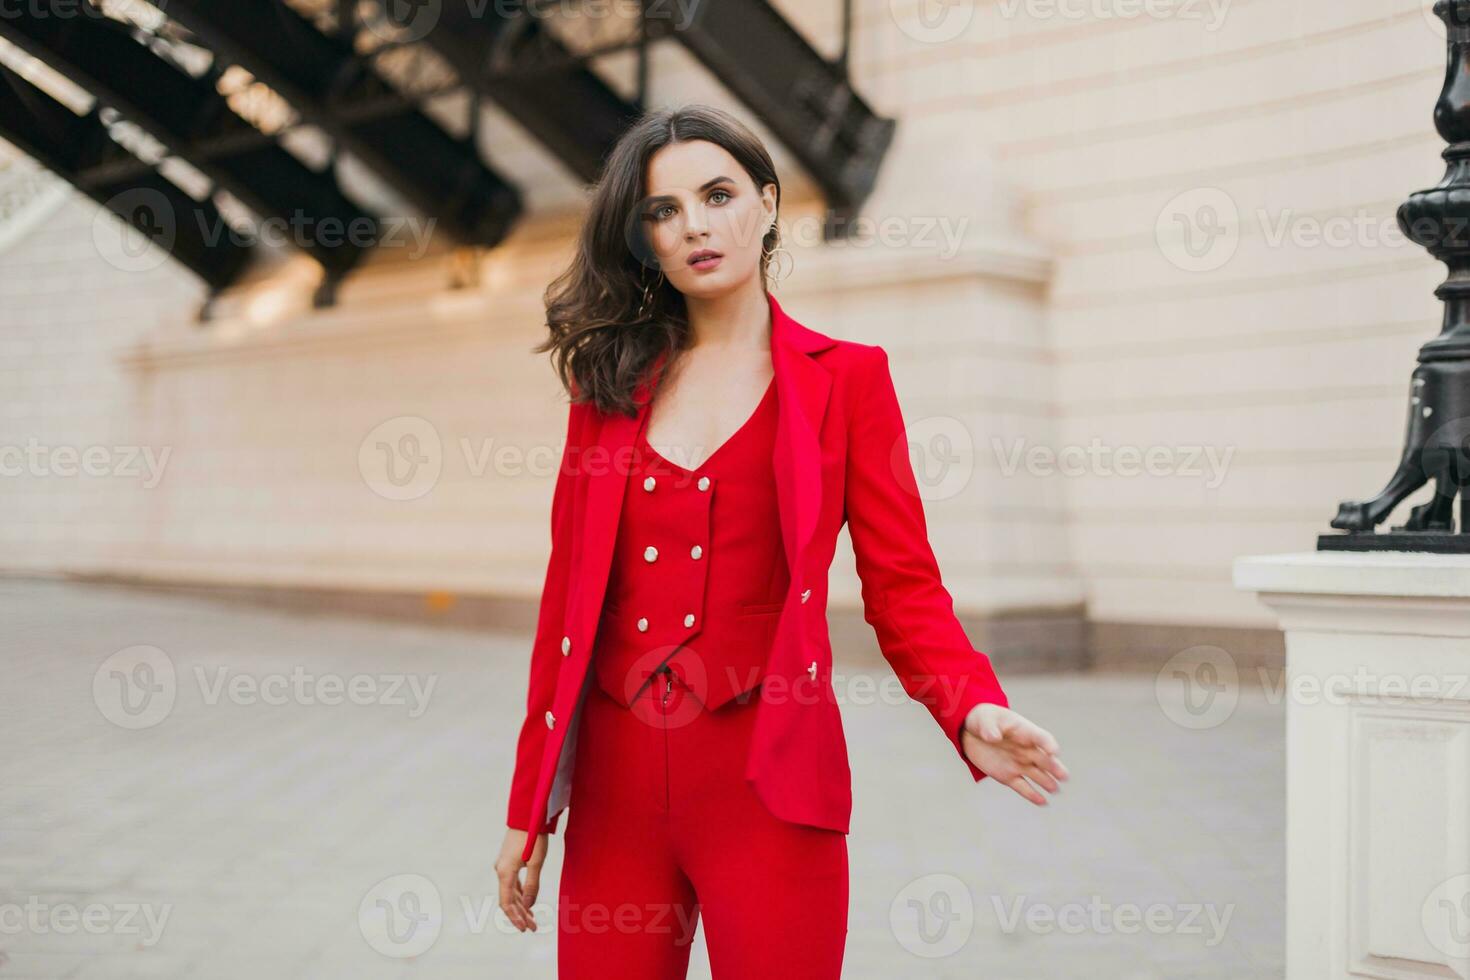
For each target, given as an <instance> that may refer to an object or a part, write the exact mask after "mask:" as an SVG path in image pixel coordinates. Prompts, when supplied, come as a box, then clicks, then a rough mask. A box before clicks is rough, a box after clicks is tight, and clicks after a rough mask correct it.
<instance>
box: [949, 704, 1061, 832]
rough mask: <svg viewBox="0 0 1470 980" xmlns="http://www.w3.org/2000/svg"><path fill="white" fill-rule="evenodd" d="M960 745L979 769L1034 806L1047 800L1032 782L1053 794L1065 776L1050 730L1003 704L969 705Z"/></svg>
mask: <svg viewBox="0 0 1470 980" xmlns="http://www.w3.org/2000/svg"><path fill="white" fill-rule="evenodd" d="M960 746H961V748H963V749H964V750H965V757H966V758H968V759H969V760H970V761H971V762H973V763H974V764H975V766H976V768H978V769H979V770H980V771H981V772H983V773H985V774H986V775H987V776H989V777H990V778H992V779H994V780H997V781H998V782H1001V783H1004V784H1005V785H1007V786H1009V787H1010V788H1011V789H1013V790H1015V791H1016V792H1017V793H1019V794H1021V795H1022V796H1024V797H1025V798H1026V799H1028V800H1030V801H1031V802H1032V803H1035V804H1036V805H1037V806H1045V805H1046V802H1047V801H1046V797H1044V796H1042V795H1041V792H1040V791H1039V790H1037V788H1036V786H1033V785H1031V784H1032V783H1036V784H1037V785H1038V786H1041V787H1042V788H1044V789H1045V790H1046V791H1047V792H1049V793H1055V792H1057V791H1058V789H1059V788H1060V787H1059V786H1058V785H1057V780H1059V779H1066V778H1067V777H1068V772H1067V767H1066V766H1064V765H1062V760H1061V759H1058V758H1057V751H1058V747H1057V740H1056V739H1055V738H1053V737H1052V734H1051V732H1049V731H1047V730H1046V729H1045V728H1042V727H1041V726H1040V725H1038V724H1036V723H1035V722H1032V721H1028V720H1026V719H1025V718H1024V717H1022V716H1021V715H1019V714H1017V713H1016V712H1014V711H1012V710H1011V709H1010V708H1007V707H1004V706H1003V705H999V704H992V703H990V702H985V703H982V704H977V705H975V707H973V708H971V709H970V713H969V714H968V715H966V716H965V727H964V729H963V730H962V731H961V732H960Z"/></svg>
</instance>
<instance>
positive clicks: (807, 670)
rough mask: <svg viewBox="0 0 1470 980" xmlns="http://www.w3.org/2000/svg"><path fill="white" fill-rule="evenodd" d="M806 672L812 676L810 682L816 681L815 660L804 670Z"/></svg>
mask: <svg viewBox="0 0 1470 980" xmlns="http://www.w3.org/2000/svg"><path fill="white" fill-rule="evenodd" d="M806 672H807V673H808V674H811V675H812V680H816V679H817V662H816V661H815V660H813V661H812V664H811V666H810V667H808V668H807V669H806Z"/></svg>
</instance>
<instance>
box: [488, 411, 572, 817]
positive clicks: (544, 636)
mask: <svg viewBox="0 0 1470 980" xmlns="http://www.w3.org/2000/svg"><path fill="white" fill-rule="evenodd" d="M583 413H584V408H583V406H581V405H579V404H576V403H573V404H571V405H569V406H568V409H567V434H566V445H565V446H564V448H563V449H562V456H561V462H560V464H559V465H558V466H557V474H556V486H555V489H553V491H552V495H551V557H550V559H549V560H548V561H547V563H546V576H545V579H544V581H543V583H542V586H541V607H540V612H539V613H538V615H537V618H536V637H535V639H534V640H533V641H532V642H531V667H530V679H529V681H528V683H527V685H526V686H527V691H526V717H525V718H524V719H523V720H522V722H521V733H520V738H519V739H518V740H517V742H516V761H515V773H514V775H513V776H512V777H511V789H510V799H509V803H508V806H507V808H506V820H505V822H506V826H508V827H512V828H514V829H516V830H524V831H526V832H527V833H529V832H530V827H529V824H528V821H529V819H530V814H531V806H532V802H533V797H534V796H535V793H536V779H537V776H538V775H539V771H538V770H539V768H540V765H541V756H542V750H543V749H544V748H545V746H546V737H547V735H548V733H549V729H547V727H546V706H547V705H548V704H550V703H551V701H552V698H553V695H554V694H555V691H556V679H557V675H558V673H559V672H560V670H561V665H560V663H558V661H559V660H560V659H561V656H562V654H561V638H562V623H563V621H564V613H565V609H566V598H567V580H568V578H569V576H570V574H571V571H570V565H571V535H572V482H573V474H574V473H575V471H576V467H577V465H578V460H579V456H580V445H581V443H580V437H581V433H580V420H581V418H582V416H583ZM560 819H561V814H559V813H556V814H552V816H551V818H550V819H549V820H548V821H547V822H546V823H545V824H544V825H543V826H542V827H541V829H540V831H539V832H540V833H547V834H550V833H555V832H556V825H557V822H558V821H559V820H560Z"/></svg>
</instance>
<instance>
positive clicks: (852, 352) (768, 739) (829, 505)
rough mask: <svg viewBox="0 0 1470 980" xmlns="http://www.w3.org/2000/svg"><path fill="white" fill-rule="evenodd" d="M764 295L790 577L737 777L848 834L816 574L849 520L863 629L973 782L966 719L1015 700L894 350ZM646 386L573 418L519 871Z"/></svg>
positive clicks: (772, 804)
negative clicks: (978, 629) (945, 536)
mask: <svg viewBox="0 0 1470 980" xmlns="http://www.w3.org/2000/svg"><path fill="white" fill-rule="evenodd" d="M767 298H768V300H769V302H770V310H771V362H772V369H773V372H774V374H775V379H776V395H777V402H778V410H777V412H778V417H777V426H776V446H775V464H776V493H777V499H778V503H779V509H780V515H781V528H780V533H781V537H782V543H783V546H784V549H785V552H786V558H787V567H788V568H790V569H793V570H795V571H794V572H793V574H792V575H791V581H790V587H789V588H788V590H787V593H786V598H785V606H784V608H783V610H782V612H781V615H780V617H779V619H778V620H777V626H776V633H775V638H774V639H773V641H772V644H771V650H770V654H769V658H768V661H767V665H766V674H765V678H766V680H765V683H764V685H763V686H762V689H761V693H760V694H759V695H758V698H757V700H758V705H757V708H756V711H757V717H756V722H755V728H754V731H753V735H752V740H751V745H750V753H749V756H748V758H747V761H746V765H745V777H746V779H748V780H749V781H750V782H751V784H752V786H753V788H754V790H755V792H756V794H757V795H758V796H759V797H760V799H761V800H762V801H763V802H764V803H765V804H766V806H767V807H768V808H769V809H770V811H771V812H772V813H773V814H774V815H776V816H778V817H781V818H783V819H785V820H790V821H793V822H795V823H802V824H810V825H813V826H817V827H824V828H828V829H832V830H840V831H842V832H843V833H846V832H847V831H848V818H849V816H850V814H851V812H852V782H851V770H850V769H849V767H848V761H847V743H846V739H845V737H844V735H843V730H842V718H841V715H840V714H839V711H838V707H837V702H836V696H835V693H834V691H833V688H832V683H831V675H832V647H831V642H830V640H829V638H828V632H827V570H828V568H829V567H830V566H831V564H832V558H833V554H834V552H835V550H836V543H837V533H838V531H839V530H841V528H842V525H843V523H844V522H845V523H846V524H847V526H848V530H849V535H850V537H851V539H852V546H853V552H854V554H855V556H856V559H857V572H858V576H859V578H860V579H861V586H862V588H861V591H862V601H863V617H864V619H866V621H867V622H868V624H869V625H871V626H872V627H873V630H874V632H875V633H876V634H877V639H878V646H879V648H880V649H881V650H882V653H883V656H884V657H885V658H886V659H887V661H888V663H889V665H890V666H892V668H893V670H894V672H895V673H896V674H897V675H898V677H899V680H900V683H902V685H903V688H904V690H905V691H906V692H907V693H908V695H909V697H911V698H913V699H914V700H916V701H918V702H919V703H921V704H923V705H924V706H925V707H926V708H927V709H928V710H929V713H930V714H931V715H932V716H933V717H934V720H935V721H936V722H938V723H939V726H940V728H941V729H942V730H943V732H944V734H945V737H946V738H948V739H949V741H950V743H951V744H952V745H953V746H954V748H955V751H956V752H958V753H959V755H960V759H961V760H962V761H963V762H964V764H965V765H966V766H967V767H968V768H969V771H970V775H971V776H972V778H974V779H975V780H976V781H977V782H978V781H979V780H980V779H983V778H984V776H985V774H984V773H983V772H981V771H980V769H978V768H976V767H975V766H974V765H973V764H972V763H971V762H970V761H969V759H967V758H966V757H965V755H964V751H963V749H962V748H961V744H960V729H961V726H962V725H963V722H964V718H965V716H966V715H967V714H968V713H969V711H970V709H971V708H973V707H974V706H975V705H976V704H979V703H981V702H987V701H988V702H994V703H996V704H1001V705H1008V704H1009V702H1008V701H1007V699H1006V695H1005V692H1004V691H1003V690H1002V689H1001V686H1000V682H999V681H998V680H997V679H996V676H995V672H994V671H993V670H992V669H991V665H990V660H989V658H988V657H987V656H986V655H985V654H983V653H981V652H980V651H978V650H976V649H975V648H974V647H973V646H972V645H971V643H970V641H969V639H968V638H967V637H966V635H965V631H964V629H963V628H962V627H961V626H960V623H959V620H958V619H957V618H956V617H955V614H954V602H953V599H952V598H951V596H950V594H949V592H948V590H947V589H946V588H945V587H944V585H943V583H942V582H941V581H940V576H939V568H938V565H937V563H936V562H935V560H934V552H933V550H932V548H931V547H930V545H929V539H928V533H927V528H926V525H925V520H924V510H923V503H922V501H921V499H920V497H919V493H918V488H917V485H916V482H915V479H914V472H913V467H912V464H911V463H910V460H909V452H908V448H909V447H908V442H907V439H906V437H905V433H904V421H903V416H902V414H901V412H900V410H899V404H898V397H897V394H896V393H895V390H894V386H893V379H892V377H891V376H890V374H889V370H888V355H887V353H886V352H885V351H884V350H883V348H882V347H879V346H876V345H872V344H861V343H857V342H855V341H848V340H836V339H834V338H832V337H828V336H826V335H824V334H821V333H818V332H817V331H815V330H812V329H810V328H808V327H805V326H802V325H801V324H800V323H798V322H796V321H795V320H793V319H792V318H791V317H790V316H788V315H787V314H786V313H785V312H784V311H783V310H782V309H781V306H780V304H779V303H777V302H776V299H775V297H774V296H771V295H770V294H769V293H767ZM650 377H651V375H650ZM647 387H648V386H647V382H646V381H645V383H644V384H643V385H642V386H640V387H639V389H638V392H637V396H636V399H635V400H636V401H637V402H638V403H639V408H638V412H637V414H636V415H634V416H632V417H628V416H623V415H616V414H604V413H602V412H600V411H598V410H597V409H595V408H593V407H592V406H590V405H586V404H578V403H573V404H572V405H571V406H570V410H569V411H568V415H567V436H566V449H565V451H564V453H563V455H562V461H561V466H560V469H559V471H558V474H557V479H556V488H555V490H554V492H553V495H552V504H551V558H550V561H549V562H548V563H547V568H546V578H545V583H544V585H543V586H542V591H541V607H540V613H539V616H538V618H537V625H536V636H535V639H534V641H533V642H532V646H531V658H530V659H531V664H530V679H529V684H528V694H527V699H526V717H525V719H524V721H523V722H522V724H521V729H520V737H519V741H518V743H517V746H516V761H515V772H514V774H513V776H512V779H511V791H510V799H509V805H508V808H507V809H508V812H507V818H506V822H507V824H508V825H509V826H510V827H513V828H518V829H521V830H525V831H527V832H528V836H527V839H526V849H525V852H524V854H523V855H522V857H523V859H529V858H530V856H531V851H532V848H533V847H534V846H535V842H536V837H537V835H536V834H535V833H530V830H531V828H533V827H534V828H538V830H539V831H542V832H548V833H549V832H554V831H555V829H556V824H557V821H558V819H559V817H560V813H556V814H551V815H548V814H547V813H546V809H547V803H548V800H549V796H550V791H551V786H552V781H553V779H554V777H555V776H556V770H557V766H558V763H559V761H560V760H561V754H562V750H563V743H564V742H565V741H566V734H567V731H568V730H569V729H570V728H571V722H572V720H573V719H572V715H573V712H574V711H575V710H576V708H577V705H578V703H579V695H580V693H581V691H582V686H583V682H584V680H585V678H586V676H587V671H588V667H589V664H590V663H591V657H592V647H593V638H594V637H595V636H596V635H597V627H598V621H599V618H600V615H601V611H602V602H603V596H604V591H605V589H606V586H607V581H608V573H609V569H610V567H611V559H612V553H613V545H614V542H615V541H616V539H617V524H618V517H619V514H620V512H621V510H622V501H623V493H624V491H625V489H626V487H627V484H628V479H627V473H628V455H629V453H630V452H631V450H632V444H633V436H634V434H635V433H636V432H637V428H638V425H639V423H640V422H641V421H642V419H643V415H644V413H646V412H647V411H648V404H647V401H646V396H647ZM813 660H815V661H816V663H817V665H818V671H817V675H816V677H815V678H814V677H812V676H811V674H810V673H809V665H810V664H811V662H812V661H813ZM773 680H775V683H773ZM567 748H568V751H570V750H571V746H567ZM571 802H573V803H575V801H574V800H573V801H571Z"/></svg>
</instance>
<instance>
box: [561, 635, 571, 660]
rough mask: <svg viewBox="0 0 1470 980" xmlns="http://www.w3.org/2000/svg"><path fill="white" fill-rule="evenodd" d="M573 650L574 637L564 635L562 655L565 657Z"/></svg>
mask: <svg viewBox="0 0 1470 980" xmlns="http://www.w3.org/2000/svg"><path fill="white" fill-rule="evenodd" d="M571 652H572V638H571V637H570V636H564V637H562V638H561V655H562V656H563V657H565V656H566V655H567V654H569V653H571Z"/></svg>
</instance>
